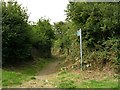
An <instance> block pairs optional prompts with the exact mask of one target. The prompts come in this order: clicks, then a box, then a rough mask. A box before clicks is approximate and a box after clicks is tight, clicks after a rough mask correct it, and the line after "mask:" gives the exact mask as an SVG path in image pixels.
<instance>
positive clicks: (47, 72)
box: [19, 57, 62, 88]
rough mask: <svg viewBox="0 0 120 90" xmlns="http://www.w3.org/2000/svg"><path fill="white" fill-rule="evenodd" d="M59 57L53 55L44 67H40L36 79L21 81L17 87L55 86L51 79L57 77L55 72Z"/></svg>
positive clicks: (59, 60) (60, 60)
mask: <svg viewBox="0 0 120 90" xmlns="http://www.w3.org/2000/svg"><path fill="white" fill-rule="evenodd" d="M61 62H62V58H61V57H54V58H53V60H52V62H50V63H49V64H48V65H47V66H46V67H45V68H44V69H42V70H41V71H40V72H39V74H38V75H37V76H35V78H36V79H33V80H30V81H28V82H25V83H23V84H22V85H20V86H19V87H22V88H55V86H54V85H53V82H52V80H54V79H55V78H56V77H57V73H58V71H59V70H60V63H61Z"/></svg>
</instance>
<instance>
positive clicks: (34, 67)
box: [2, 58, 50, 88]
mask: <svg viewBox="0 0 120 90" xmlns="http://www.w3.org/2000/svg"><path fill="white" fill-rule="evenodd" d="M49 62H50V59H43V58H38V59H36V60H35V61H34V62H32V63H29V64H25V65H23V66H22V67H17V68H13V69H12V70H11V69H3V70H2V87H3V88H4V87H15V86H16V85H20V84H22V83H23V82H24V81H27V80H30V79H33V77H34V76H35V75H36V74H38V72H39V71H40V70H41V69H43V68H44V67H45V66H46V65H47V64H48V63H49Z"/></svg>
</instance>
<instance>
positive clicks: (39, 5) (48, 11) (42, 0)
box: [5, 0, 69, 23]
mask: <svg viewBox="0 0 120 90" xmlns="http://www.w3.org/2000/svg"><path fill="white" fill-rule="evenodd" d="M5 1H8V0H5ZM16 1H18V3H19V4H22V7H25V8H27V9H28V11H27V13H28V15H29V21H34V22H37V20H38V19H39V18H41V17H46V18H49V19H50V20H51V23H53V22H59V21H64V20H65V18H66V15H65V12H64V10H66V7H67V4H68V2H69V1H68V0H16Z"/></svg>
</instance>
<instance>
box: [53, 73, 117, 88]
mask: <svg viewBox="0 0 120 90" xmlns="http://www.w3.org/2000/svg"><path fill="white" fill-rule="evenodd" d="M82 73H83V72H81V73H79V74H75V73H73V72H67V71H62V72H60V73H58V77H57V79H56V80H55V82H56V81H57V83H55V86H56V87H58V88H118V80H117V79H118V78H115V77H114V76H111V77H110V76H107V78H104V79H103V78H101V80H100V79H98V80H97V79H91V78H90V77H89V78H88V79H84V78H85V76H83V74H82ZM91 74H92V73H91ZM92 76H93V75H92Z"/></svg>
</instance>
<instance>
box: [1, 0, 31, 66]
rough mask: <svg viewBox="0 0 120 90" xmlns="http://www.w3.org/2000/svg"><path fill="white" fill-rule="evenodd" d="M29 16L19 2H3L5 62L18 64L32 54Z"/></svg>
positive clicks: (3, 53)
mask: <svg viewBox="0 0 120 90" xmlns="http://www.w3.org/2000/svg"><path fill="white" fill-rule="evenodd" d="M30 29H31V28H30V25H28V16H27V13H26V10H25V9H24V8H22V7H21V5H19V4H18V3H17V2H12V1H11V2H8V3H6V2H2V37H3V38H2V57H3V58H2V59H3V64H11V65H12V64H16V63H19V62H21V61H24V60H26V59H28V58H29V57H30V56H31V43H30V40H29V37H30V35H29V30H30Z"/></svg>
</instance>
